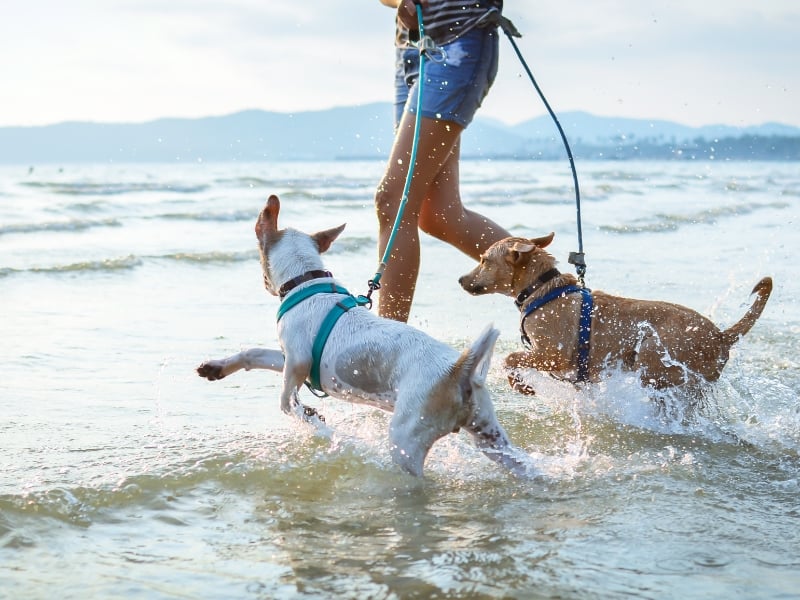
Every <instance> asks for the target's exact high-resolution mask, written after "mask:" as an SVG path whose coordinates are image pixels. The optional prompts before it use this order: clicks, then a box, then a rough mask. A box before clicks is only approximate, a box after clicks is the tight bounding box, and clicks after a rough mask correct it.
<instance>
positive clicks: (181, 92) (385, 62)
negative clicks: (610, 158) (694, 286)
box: [0, 0, 800, 125]
mask: <svg viewBox="0 0 800 600" xmlns="http://www.w3.org/2000/svg"><path fill="white" fill-rule="evenodd" d="M506 14H507V15H508V16H509V17H511V18H512V19H513V20H514V22H515V24H516V25H517V26H518V27H519V29H520V30H521V31H522V32H523V35H524V37H523V38H522V39H521V40H519V41H518V44H519V46H520V49H521V50H522V52H523V54H524V56H525V58H526V60H527V61H528V62H529V65H530V66H531V68H532V69H533V70H534V73H535V74H536V76H537V79H538V80H539V83H540V84H541V85H542V87H543V89H544V91H545V93H546V94H547V95H548V100H550V102H551V104H552V105H553V106H554V107H555V108H556V109H557V110H585V111H589V112H594V113H596V114H605V115H620V116H638V117H652V118H665V119H672V120H677V121H680V122H684V123H687V124H692V125H700V124H704V123H709V122H718V121H723V122H730V123H741V124H750V123H757V122H763V121H767V120H771V121H782V122H785V123H790V124H795V125H800V114H799V111H798V110H797V109H796V108H795V107H796V106H800V98H799V97H798V88H800V70H798V69H797V68H796V65H795V62H796V57H797V56H798V55H800V42H798V37H800V36H797V34H796V32H797V31H798V30H800V4H797V5H796V3H795V2H794V1H786V0H770V2H763V3H754V2H752V1H749V0H748V1H743V0H731V1H729V2H719V1H717V2H705V3H703V2H697V1H691V2H690V1H688V0H674V1H672V2H669V3H657V4H656V3H643V2H638V1H634V0H617V1H612V0H595V1H593V2H591V3H582V4H581V6H580V9H579V10H577V9H576V10H572V9H569V7H565V5H564V3H563V1H562V0H540V1H537V2H535V3H532V2H525V1H517V2H511V1H509V2H507V3H506ZM392 39H393V14H392V11H391V10H389V9H387V8H385V7H383V6H381V5H380V3H379V2H377V0H364V1H361V2H357V3H350V4H340V3H333V2H329V1H323V0H297V1H292V2H264V1H263V0H259V1H256V0H238V1H229V2H221V1H219V0H215V1H210V0H197V1H194V2H189V1H185V0H175V1H172V2H169V3H165V2H161V1H157V2H156V1H147V0H144V1H132V0H125V1H121V0H106V1H100V0H73V1H72V2H69V3H63V2H56V1H55V0H29V1H28V2H25V3H17V4H15V7H14V18H13V19H3V20H2V21H0V52H2V54H3V56H4V57H13V59H12V60H8V59H6V60H3V61H0V78H1V79H2V81H3V82H4V94H3V95H2V96H0V125H2V124H44V123H52V122H57V121H63V120H97V121H142V120H148V119H152V118H157V117H162V116H186V117H193V116H204V115H209V114H223V113H229V112H234V111H236V110H241V109H245V108H262V109H266V110H276V111H283V112H291V111H300V110H309V109H315V108H327V107H330V106H335V105H348V104H358V103H364V102H371V101H378V100H384V101H388V100H390V99H391V97H392V68H393V66H392V65H393V50H392ZM501 48H502V54H501V68H500V75H499V77H498V80H497V83H496V84H495V87H494V89H493V90H492V92H491V93H490V95H489V97H488V99H487V100H486V102H485V104H484V107H483V108H482V109H481V114H483V115H484V116H494V117H497V118H501V119H503V120H506V121H510V122H512V123H513V122H518V121H522V120H524V119H526V118H529V117H532V116H537V115H540V114H543V113H544V107H543V106H542V105H541V102H540V101H538V99H537V98H536V97H535V95H534V92H533V89H532V87H531V86H530V83H529V82H528V81H527V80H526V77H525V75H524V72H523V71H522V68H521V67H520V65H519V64H518V61H517V59H516V57H515V55H514V54H513V52H512V51H511V49H510V46H509V45H508V44H507V43H506V42H501Z"/></svg>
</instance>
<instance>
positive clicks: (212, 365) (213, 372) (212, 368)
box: [196, 360, 227, 381]
mask: <svg viewBox="0 0 800 600" xmlns="http://www.w3.org/2000/svg"><path fill="white" fill-rule="evenodd" d="M222 367H223V364H222V361H220V360H209V361H206V362H204V363H203V364H201V365H200V366H199V367H197V369H196V371H197V374H198V375H200V377H205V378H206V379H208V380H209V381H217V380H219V379H222V378H223V377H225V375H226V374H227V373H225V372H224V370H223V368H222Z"/></svg>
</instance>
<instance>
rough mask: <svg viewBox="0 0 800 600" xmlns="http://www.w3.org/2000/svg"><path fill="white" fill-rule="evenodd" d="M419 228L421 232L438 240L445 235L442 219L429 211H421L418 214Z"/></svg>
mask: <svg viewBox="0 0 800 600" xmlns="http://www.w3.org/2000/svg"><path fill="white" fill-rule="evenodd" d="M419 228H420V230H421V231H422V232H423V233H425V234H427V235H430V236H432V237H435V238H436V239H438V240H444V239H445V238H446V237H447V228H446V227H444V223H443V222H442V220H441V219H437V218H436V216H434V215H431V214H429V213H425V212H423V213H422V214H421V215H420V216H419Z"/></svg>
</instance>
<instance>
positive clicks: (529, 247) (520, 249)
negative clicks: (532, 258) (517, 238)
mask: <svg viewBox="0 0 800 600" xmlns="http://www.w3.org/2000/svg"><path fill="white" fill-rule="evenodd" d="M535 249H536V244H532V243H531V244H527V243H524V242H514V243H513V244H512V245H511V248H509V249H508V253H507V254H506V259H507V260H508V262H510V263H511V264H512V265H518V264H520V263H523V262H526V261H527V259H525V260H523V258H522V255H523V254H527V253H528V252H533V251H534V250H535Z"/></svg>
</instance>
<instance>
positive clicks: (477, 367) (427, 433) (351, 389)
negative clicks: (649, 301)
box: [197, 195, 529, 475]
mask: <svg viewBox="0 0 800 600" xmlns="http://www.w3.org/2000/svg"><path fill="white" fill-rule="evenodd" d="M279 210H280V202H279V200H278V198H277V196H274V195H273V196H270V197H269V200H267V204H266V206H265V207H264V210H262V211H261V214H260V215H259V217H258V221H257V222H256V236H257V237H258V241H259V247H260V250H261V264H262V267H263V272H264V283H265V286H266V288H267V290H268V291H269V292H271V293H272V294H274V295H276V296H280V297H281V298H282V304H281V309H280V310H279V313H278V339H279V340H280V344H281V347H282V349H283V352H282V353H281V352H279V351H277V350H265V349H259V348H256V349H251V350H246V351H244V352H240V353H239V354H235V355H233V356H230V357H228V358H224V359H221V360H212V361H208V362H205V363H203V364H202V365H200V367H198V369H197V372H198V373H199V374H200V375H201V376H202V377H206V378H207V379H210V380H215V379H221V378H223V377H225V376H227V375H230V374H231V373H234V372H235V371H238V370H239V369H248V370H249V369H269V370H273V371H283V390H282V392H281V408H282V410H283V411H284V412H287V413H289V412H295V413H296V414H297V415H298V416H301V417H304V418H306V419H307V420H312V419H313V418H314V416H315V415H316V411H314V410H313V409H310V408H307V407H304V406H303V405H302V404H301V403H300V400H299V398H298V390H299V388H300V386H301V385H303V382H304V381H307V380H308V379H309V377H311V379H312V386H313V387H318V388H319V389H321V390H322V391H324V392H325V393H326V394H329V395H330V396H333V397H335V398H339V399H342V400H349V401H351V402H358V403H361V404H369V405H371V406H375V407H377V408H381V409H383V410H386V411H389V412H393V413H394V415H393V416H392V420H391V425H390V428H389V439H390V441H391V452H392V458H393V460H394V461H395V462H396V463H397V464H398V465H400V466H401V467H402V468H403V469H405V470H406V471H408V472H409V473H412V474H413V475H421V474H422V468H423V464H424V462H425V457H426V456H427V454H428V451H429V450H430V448H431V446H432V445H433V443H434V442H435V441H436V440H438V439H439V438H441V437H443V436H445V435H447V434H448V433H451V432H455V431H458V430H459V429H460V428H464V429H465V430H466V431H468V432H469V433H470V434H471V435H472V437H473V439H474V440H475V443H476V445H477V446H478V447H479V448H480V449H481V450H482V451H483V452H484V453H485V454H486V455H487V456H488V457H489V458H491V459H492V460H494V461H496V462H498V463H500V464H502V465H504V466H505V467H507V468H509V469H511V470H512V471H513V472H514V473H515V474H518V475H525V474H528V473H529V471H528V469H527V467H526V462H529V460H526V459H529V457H527V455H525V454H524V453H522V452H521V451H519V450H518V449H516V448H515V447H514V446H512V445H511V443H510V441H509V439H508V436H507V435H506V432H505V431H504V430H503V427H502V426H501V425H500V423H498V421H497V418H496V416H495V412H494V406H493V404H492V401H491V397H490V395H489V391H488V390H487V388H486V374H487V371H488V369H489V363H490V361H491V357H492V351H493V350H494V344H495V341H496V340H497V337H498V335H499V332H498V331H497V330H496V329H495V328H493V327H491V326H489V327H487V328H486V329H485V330H484V332H483V333H482V334H481V336H480V337H479V338H478V339H477V340H476V341H475V342H474V343H473V344H472V346H471V347H470V348H468V349H466V350H464V352H462V353H461V354H460V355H459V353H458V352H457V351H455V350H454V349H452V348H450V347H449V346H447V345H445V344H443V343H441V342H438V341H436V340H434V339H433V338H431V337H430V336H428V335H426V334H424V333H422V332H421V331H419V330H417V329H414V328H413V327H410V326H409V325H406V324H405V323H399V322H397V321H392V320H389V319H383V318H380V317H378V316H376V315H374V314H373V313H371V312H370V311H369V310H367V309H366V308H365V307H363V306H357V304H359V303H358V302H357V301H356V299H354V298H353V297H352V296H351V295H349V294H348V293H347V291H346V290H344V289H343V288H341V287H340V286H339V285H338V284H337V282H336V281H335V280H334V279H333V276H332V275H331V274H330V273H329V272H327V271H325V270H324V266H323V264H322V260H321V258H320V253H322V252H325V251H326V250H327V249H328V248H329V247H330V245H331V243H332V242H333V241H334V240H335V239H336V237H337V236H338V235H339V234H340V233H341V232H342V230H343V229H344V225H341V226H340V227H337V228H333V229H329V230H326V231H320V232H318V233H315V234H314V235H307V234H305V233H301V232H300V231H297V230H295V229H283V230H279V229H278V212H279ZM361 304H363V302H361ZM351 309H352V310H351ZM331 314H333V315H334V317H330V319H332V320H333V324H332V325H331V324H330V321H329V322H328V324H327V325H326V323H325V322H326V321H327V320H328V319H329V315H331ZM326 329H327V331H326ZM328 334H329V335H328ZM326 336H328V337H327V341H325V337H326ZM315 340H316V345H317V347H316V348H315ZM321 346H322V347H321ZM320 347H321V348H320ZM284 357H285V358H284Z"/></svg>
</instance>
